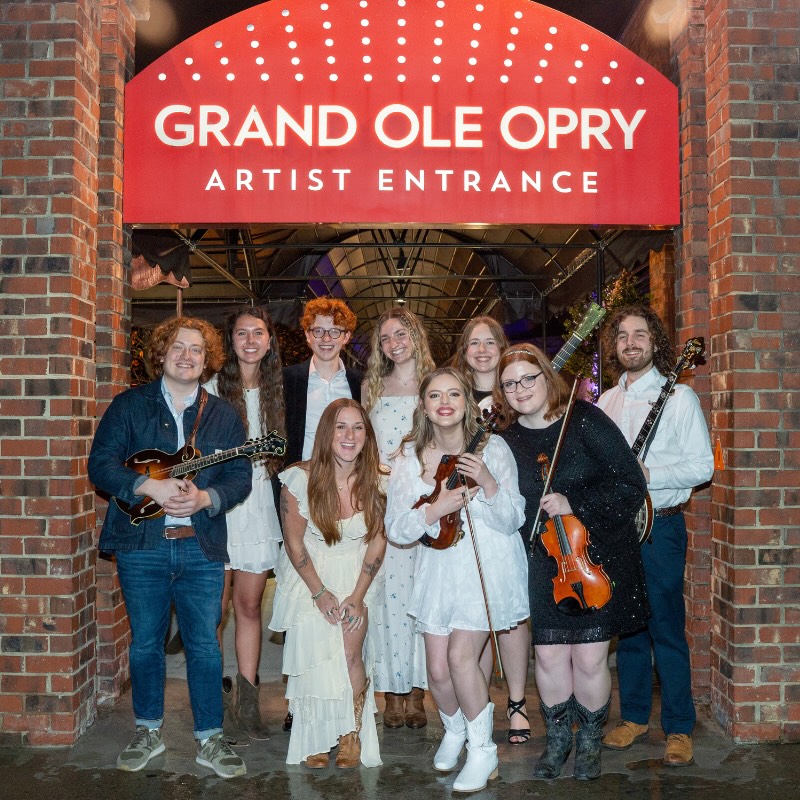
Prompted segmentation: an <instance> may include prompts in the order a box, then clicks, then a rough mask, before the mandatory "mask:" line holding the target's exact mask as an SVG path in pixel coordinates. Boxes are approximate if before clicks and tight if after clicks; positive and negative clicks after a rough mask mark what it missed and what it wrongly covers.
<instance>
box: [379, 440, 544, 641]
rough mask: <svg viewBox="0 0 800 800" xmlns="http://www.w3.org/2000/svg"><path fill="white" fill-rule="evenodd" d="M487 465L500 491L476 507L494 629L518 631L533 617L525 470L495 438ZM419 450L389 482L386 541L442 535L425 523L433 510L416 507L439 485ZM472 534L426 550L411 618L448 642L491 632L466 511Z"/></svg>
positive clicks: (399, 462)
mask: <svg viewBox="0 0 800 800" xmlns="http://www.w3.org/2000/svg"><path fill="white" fill-rule="evenodd" d="M483 460H484V463H485V464H486V466H487V467H488V469H489V472H491V473H492V475H493V476H494V479H495V480H496V481H497V483H498V486H499V490H498V492H497V493H496V494H495V495H494V497H492V498H490V499H487V498H486V496H485V494H484V492H483V489H480V490H479V491H478V494H477V495H476V496H475V498H474V499H473V500H472V501H471V502H470V504H469V511H470V513H471V515H472V522H473V526H474V530H475V535H476V539H477V544H478V551H479V553H480V557H481V564H482V567H483V577H484V581H485V585H486V592H487V594H488V598H489V608H490V610H491V615H492V627H493V628H494V629H495V630H496V631H502V630H506V629H508V628H512V627H514V626H515V625H516V624H517V623H518V622H519V621H520V620H521V619H526V618H527V617H528V615H529V612H528V563H527V559H526V557H525V549H524V547H523V546H522V538H521V537H520V536H519V534H518V533H517V531H518V529H519V527H520V526H521V525H522V523H523V522H524V519H525V514H524V511H525V500H524V498H523V497H522V495H520V493H519V488H518V485H517V466H516V462H515V461H514V457H513V455H512V454H511V450H510V449H509V447H508V445H507V444H506V443H505V442H504V441H503V440H502V439H500V438H499V437H497V436H490V437H489V440H488V441H487V443H486V447H485V448H484V450H483ZM420 472H421V470H420V465H419V461H418V460H417V457H416V455H415V454H414V450H413V447H411V446H410V445H407V446H406V449H405V451H404V453H403V454H402V455H401V456H399V457H398V458H397V459H395V461H394V465H393V468H392V475H391V478H390V479H389V491H388V507H387V510H386V535H387V536H388V538H389V540H390V541H394V542H399V543H406V542H411V541H416V540H417V539H419V538H420V537H421V536H422V534H424V533H427V534H428V535H429V536H431V537H434V538H435V537H436V536H438V534H439V522H438V520H437V521H436V522H435V523H434V524H433V525H426V524H425V516H424V515H425V507H424V506H423V507H422V508H419V509H416V510H414V509H412V506H413V505H414V503H415V502H416V501H417V500H418V499H419V497H420V496H421V495H424V494H430V492H431V488H432V487H431V486H430V485H429V484H427V483H425V481H423V480H422V478H421V477H420ZM461 516H462V521H463V524H464V530H465V536H464V538H463V539H462V540H461V541H460V542H459V543H458V544H457V545H455V547H450V548H448V549H447V550H434V549H433V548H431V547H420V548H419V551H418V553H417V569H416V575H415V577H414V591H413V593H412V596H411V602H410V604H409V608H408V613H409V614H411V616H413V617H415V618H416V620H417V629H418V630H420V631H422V632H423V633H432V634H437V635H441V636H446V635H447V634H449V633H450V632H451V631H452V630H453V629H458V630H482V631H487V630H489V625H488V622H487V616H486V606H485V603H484V598H483V592H482V590H481V583H480V578H479V575H478V567H477V561H476V558H475V551H474V550H473V547H472V544H471V543H470V540H469V535H470V534H469V531H468V529H467V522H466V516H465V512H463V511H462V512H461Z"/></svg>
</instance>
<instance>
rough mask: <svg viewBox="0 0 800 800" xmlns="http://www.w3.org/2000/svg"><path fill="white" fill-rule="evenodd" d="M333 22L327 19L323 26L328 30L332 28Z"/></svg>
mask: <svg viewBox="0 0 800 800" xmlns="http://www.w3.org/2000/svg"><path fill="white" fill-rule="evenodd" d="M331 24H332V23H330V22H328V21H327V20H326V21H325V22H323V23H322V27H323V28H325V30H326V31H327V30H330V27H331Z"/></svg>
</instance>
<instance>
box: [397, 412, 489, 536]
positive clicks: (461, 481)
mask: <svg viewBox="0 0 800 800" xmlns="http://www.w3.org/2000/svg"><path fill="white" fill-rule="evenodd" d="M499 417H500V406H498V405H493V406H492V407H491V409H490V410H488V411H486V410H484V412H483V417H482V419H480V420H479V421H478V430H477V431H475V435H474V436H473V437H472V439H471V441H470V443H469V444H468V445H467V447H466V449H465V450H464V452H465V453H474V452H475V451H476V450H477V449H478V445H479V444H480V443H481V441H482V439H483V437H484V436H485V435H486V433H487V432H489V433H491V432H492V431H493V430H494V429H495V428H496V427H497V420H498V418H499ZM458 459H459V456H454V455H444V456H442V460H441V461H440V462H439V466H438V467H436V475H435V476H434V481H435V485H434V487H433V491H432V492H431V493H430V494H424V495H422V497H420V498H419V500H417V502H416V503H414V505H413V506H412V508H420V507H421V506H424V505H425V504H426V503H434V502H435V501H436V499H437V498H438V497H439V494H440V493H441V491H442V485H444V486H445V487H446V488H447V489H455V488H456V486H458V485H461V486H463V487H464V488H465V489H471V488H472V487H473V486H475V485H476V484H475V481H473V480H472V478H467V477H466V476H464V475H462V474H461V473H459V472H458V470H457V469H456V467H457V466H458ZM463 537H464V530H463V528H462V527H461V512H460V511H454V512H453V513H452V514H446V515H445V516H443V517H442V518H441V519H440V520H439V536H438V537H437V538H436V539H434V538H432V537H431V536H428V534H427V533H425V534H423V535H422V537H421V538H420V542H421V543H422V544H424V545H425V547H432V548H433V549H434V550H447V548H448V547H455V546H456V545H457V544H458V543H459V542H460V541H461V539H462V538H463Z"/></svg>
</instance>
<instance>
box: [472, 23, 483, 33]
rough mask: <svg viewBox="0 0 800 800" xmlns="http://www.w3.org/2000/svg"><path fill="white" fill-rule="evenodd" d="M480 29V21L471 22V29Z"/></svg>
mask: <svg viewBox="0 0 800 800" xmlns="http://www.w3.org/2000/svg"><path fill="white" fill-rule="evenodd" d="M480 29H481V24H480V22H473V23H472V30H474V31H479V30H480Z"/></svg>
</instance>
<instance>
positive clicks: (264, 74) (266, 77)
mask: <svg viewBox="0 0 800 800" xmlns="http://www.w3.org/2000/svg"><path fill="white" fill-rule="evenodd" d="M261 80H262V81H268V80H269V75H268V74H267V73H266V72H262V73H261Z"/></svg>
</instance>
